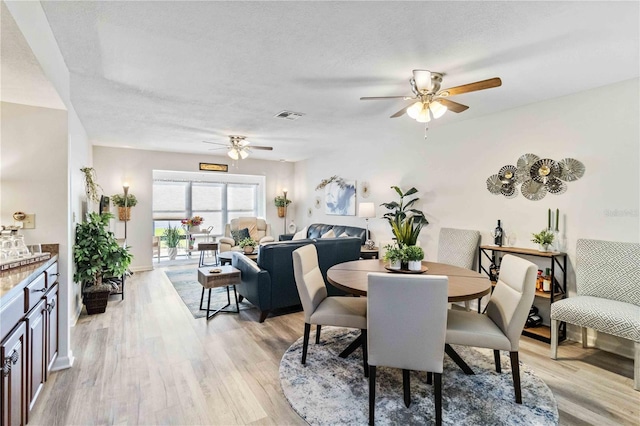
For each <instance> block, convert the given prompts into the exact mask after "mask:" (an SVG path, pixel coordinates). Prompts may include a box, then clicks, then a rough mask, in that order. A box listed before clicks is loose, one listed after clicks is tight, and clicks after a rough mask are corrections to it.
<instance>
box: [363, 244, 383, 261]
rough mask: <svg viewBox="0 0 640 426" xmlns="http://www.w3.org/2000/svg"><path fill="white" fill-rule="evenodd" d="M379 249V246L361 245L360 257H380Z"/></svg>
mask: <svg viewBox="0 0 640 426" xmlns="http://www.w3.org/2000/svg"><path fill="white" fill-rule="evenodd" d="M379 250H380V249H379V248H378V247H374V248H372V249H368V248H366V247H365V246H362V247H360V258H361V259H378V258H379Z"/></svg>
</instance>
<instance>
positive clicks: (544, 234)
mask: <svg viewBox="0 0 640 426" xmlns="http://www.w3.org/2000/svg"><path fill="white" fill-rule="evenodd" d="M531 235H532V236H533V238H532V239H531V241H532V242H534V243H537V244H538V245H539V248H538V250H539V251H542V252H546V251H549V245H550V244H551V243H553V238H554V235H553V231H551V230H548V229H543V230H542V231H540V232H538V233H537V234H531Z"/></svg>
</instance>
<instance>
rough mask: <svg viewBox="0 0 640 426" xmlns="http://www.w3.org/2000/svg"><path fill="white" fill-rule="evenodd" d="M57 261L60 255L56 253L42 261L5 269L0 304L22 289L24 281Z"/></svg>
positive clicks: (32, 277)
mask: <svg viewBox="0 0 640 426" xmlns="http://www.w3.org/2000/svg"><path fill="white" fill-rule="evenodd" d="M57 261H58V255H54V256H52V257H51V258H50V259H47V260H45V261H42V262H37V263H32V264H30V265H25V266H21V267H20V268H16V269H11V270H9V271H3V272H2V273H1V274H0V306H2V305H3V304H4V303H5V302H7V301H8V300H10V299H11V298H12V296H13V295H14V294H15V293H16V292H19V291H22V288H23V286H21V284H22V283H26V282H29V281H31V280H33V279H34V278H36V277H37V276H38V275H40V274H41V273H43V272H44V271H45V270H46V269H47V268H48V267H49V266H51V265H53V264H54V263H55V262H57Z"/></svg>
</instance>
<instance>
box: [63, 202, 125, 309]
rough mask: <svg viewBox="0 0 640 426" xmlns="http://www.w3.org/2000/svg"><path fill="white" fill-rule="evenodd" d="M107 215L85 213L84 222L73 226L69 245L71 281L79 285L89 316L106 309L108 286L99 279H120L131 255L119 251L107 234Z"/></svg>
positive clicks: (118, 246) (113, 238)
mask: <svg viewBox="0 0 640 426" xmlns="http://www.w3.org/2000/svg"><path fill="white" fill-rule="evenodd" d="M112 217H113V215H112V214H111V213H102V214H101V213H89V214H88V215H87V220H86V221H84V222H82V223H79V224H78V225H76V238H75V244H74V245H73V260H74V263H75V273H74V274H73V279H74V281H75V282H79V283H81V284H82V293H83V301H84V304H85V305H86V307H87V313H88V314H89V315H92V314H96V313H102V312H104V311H105V309H106V307H107V300H108V298H109V293H111V290H112V286H111V285H108V284H103V283H102V278H103V277H122V276H123V275H124V274H125V273H126V272H127V270H128V269H129V265H130V264H131V259H132V258H133V255H132V254H131V253H130V252H129V250H128V248H127V247H121V246H120V245H119V244H118V241H117V240H116V237H115V235H114V234H113V232H111V231H109V230H108V228H109V219H111V218H112Z"/></svg>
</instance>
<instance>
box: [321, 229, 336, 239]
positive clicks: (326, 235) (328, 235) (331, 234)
mask: <svg viewBox="0 0 640 426" xmlns="http://www.w3.org/2000/svg"><path fill="white" fill-rule="evenodd" d="M335 237H336V233H335V232H333V229H329V230H328V231H327V232H325V233H324V234H322V236H321V237H320V238H335Z"/></svg>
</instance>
